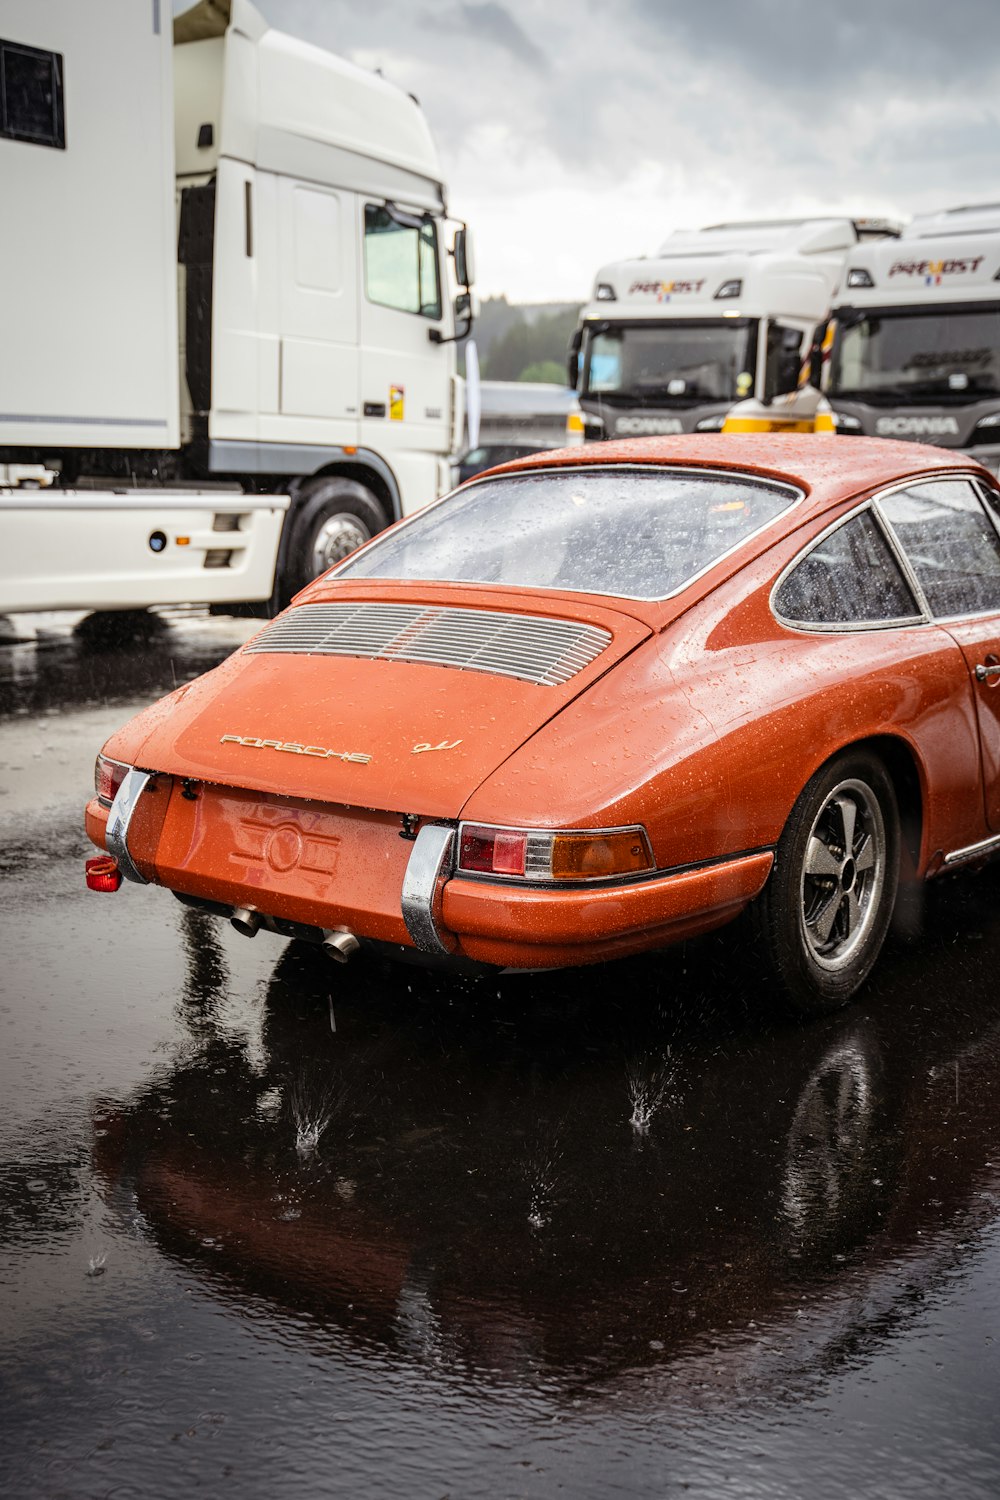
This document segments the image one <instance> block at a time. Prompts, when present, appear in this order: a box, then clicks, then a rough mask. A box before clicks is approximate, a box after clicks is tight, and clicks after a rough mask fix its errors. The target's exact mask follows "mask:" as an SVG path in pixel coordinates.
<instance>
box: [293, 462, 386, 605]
mask: <svg viewBox="0 0 1000 1500" xmlns="http://www.w3.org/2000/svg"><path fill="white" fill-rule="evenodd" d="M298 500H299V508H298V511H297V513H296V515H295V518H294V520H293V522H292V535H291V540H290V543H289V548H288V562H287V565H286V568H285V588H284V595H285V598H286V600H287V599H290V598H291V596H292V595H293V594H296V593H298V591H299V589H302V588H305V586H306V584H307V583H310V582H311V581H312V580H313V579H314V578H318V577H319V575H320V574H321V573H325V572H326V570H327V569H328V568H332V567H333V566H334V565H335V564H336V563H339V562H342V561H343V559H344V558H345V557H349V556H350V554H351V553H352V552H355V551H357V549H358V547H363V546H364V544H365V542H368V541H371V539H372V537H373V536H376V535H377V534H378V533H379V532H380V531H382V530H384V528H385V527H386V526H388V524H389V518H388V516H387V515H386V513H385V511H384V510H383V508H382V506H381V504H380V503H379V501H378V500H376V498H375V496H374V495H373V494H372V492H371V490H369V489H366V488H365V486H364V485H363V484H358V483H357V481H356V480H354V479H343V478H340V477H339V476H337V475H334V474H331V475H327V476H325V477H323V476H321V477H320V478H318V479H310V480H307V482H306V483H305V484H303V485H301V486H300V488H299V491H298Z"/></svg>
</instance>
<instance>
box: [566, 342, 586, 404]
mask: <svg viewBox="0 0 1000 1500" xmlns="http://www.w3.org/2000/svg"><path fill="white" fill-rule="evenodd" d="M582 343H583V330H582V329H581V328H577V329H576V331H575V332H574V334H573V337H572V338H571V339H570V343H569V354H568V355H567V356H566V384H567V385H568V386H569V388H570V390H571V391H575V390H576V387H577V382H578V381H579V379H580V345H581V344H582Z"/></svg>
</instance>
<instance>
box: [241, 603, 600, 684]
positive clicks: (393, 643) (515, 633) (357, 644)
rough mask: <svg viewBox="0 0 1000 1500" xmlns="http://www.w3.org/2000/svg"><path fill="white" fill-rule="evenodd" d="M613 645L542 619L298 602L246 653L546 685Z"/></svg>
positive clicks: (590, 629) (588, 631)
mask: <svg viewBox="0 0 1000 1500" xmlns="http://www.w3.org/2000/svg"><path fill="white" fill-rule="evenodd" d="M610 641H611V635H610V633H609V632H608V631H607V630H601V629H600V628H599V627H597V626H595V625H582V624H580V622H579V621H577V620H554V619H550V618H549V617H547V616H544V615H511V614H504V613H502V612H500V611H499V610H491V609H442V608H435V607H433V606H427V605H420V604H374V603H372V604H370V603H358V604H303V605H302V606H301V607H300V608H299V609H292V610H290V611H289V612H288V614H286V615H283V616H282V617H281V619H278V620H275V622H274V624H273V625H268V626H266V627H265V629H264V630H262V631H261V633H260V635H259V636H258V637H257V638H256V640H254V641H252V642H251V643H250V645H248V646H247V647H246V648H245V649H246V650H247V651H248V652H250V653H252V654H266V653H269V652H284V653H288V654H291V655H297V656H358V657H364V658H367V659H369V660H371V661H419V662H427V663H429V664H431V665H433V666H437V667H458V668H460V669H462V670H464V671H467V672H492V673H494V674H496V675H499V676H501V677H518V678H520V679H521V680H522V681H523V682H535V683H538V684H539V685H542V686H548V687H551V686H555V685H556V684H558V683H561V682H568V681H569V680H570V678H571V677H575V676H576V674H577V672H580V671H582V670H583V668H584V667H586V666H588V665H589V663H590V662H592V661H593V660H594V658H595V656H599V655H600V653H601V652H602V651H603V650H604V649H605V647H606V646H607V645H608V644H609V643H610Z"/></svg>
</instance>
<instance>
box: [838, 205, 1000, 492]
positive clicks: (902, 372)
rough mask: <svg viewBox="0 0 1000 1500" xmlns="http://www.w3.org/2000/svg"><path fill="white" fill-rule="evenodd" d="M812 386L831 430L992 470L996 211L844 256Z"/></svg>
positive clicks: (945, 219) (961, 215) (916, 230)
mask: <svg viewBox="0 0 1000 1500" xmlns="http://www.w3.org/2000/svg"><path fill="white" fill-rule="evenodd" d="M826 353H827V358H826V359H825V360H824V364H825V369H824V375H823V386H824V389H825V391H826V394H827V397H828V399H829V402H830V404H831V406H832V407H833V408H834V412H835V420H836V423H837V430H838V431H839V432H843V433H848V434H849V433H867V434H869V435H873V436H875V437H892V438H909V439H914V440H916V441H918V442H926V443H937V444H939V445H940V446H942V447H945V448H968V449H971V450H972V453H973V454H974V456H975V457H976V458H978V459H981V460H982V461H983V462H985V463H988V464H989V465H990V467H991V468H994V469H995V468H997V467H998V465H1000V204H997V203H988V204H982V205H979V206H978V207H971V208H951V209H946V210H944V211H943V212H941V213H933V214H922V215H920V216H918V217H917V218H915V219H913V221H912V222H911V224H910V225H909V226H908V228H907V229H906V231H905V232H904V234H903V236H902V238H901V239H899V240H897V241H896V242H895V243H894V244H884V245H865V246H863V247H861V246H859V247H858V248H857V249H855V250H853V251H852V252H851V254H850V255H849V256H848V259H847V262H846V264H845V267H844V277H843V283H842V286H841V289H840V293H839V295H838V296H837V297H836V299H835V303H834V309H833V319H832V324H831V329H830V333H829V336H828V338H827V350H826Z"/></svg>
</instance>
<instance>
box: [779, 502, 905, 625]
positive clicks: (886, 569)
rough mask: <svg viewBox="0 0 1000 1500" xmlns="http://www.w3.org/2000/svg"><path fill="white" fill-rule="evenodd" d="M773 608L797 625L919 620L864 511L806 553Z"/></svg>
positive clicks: (882, 540)
mask: <svg viewBox="0 0 1000 1500" xmlns="http://www.w3.org/2000/svg"><path fill="white" fill-rule="evenodd" d="M774 607H775V610H776V612H777V613H778V614H779V615H780V616H781V617H782V618H783V619H785V620H788V621H791V622H793V623H795V624H800V625H879V624H885V623H886V622H887V621H889V620H912V619H915V618H919V616H920V610H919V609H918V607H917V603H916V600H915V599H914V598H913V595H912V593H911V591H910V589H909V587H908V585H907V583H906V580H905V579H904V577H903V575H902V573H901V572H900V571H899V567H898V565H897V563H896V559H895V558H894V557H893V555H892V552H891V550H890V548H889V544H888V543H887V541H886V540H885V537H884V536H883V535H882V533H881V532H880V531H879V529H878V526H877V525H876V524H875V521H874V520H873V519H872V517H871V516H870V515H869V514H868V512H867V511H864V512H862V514H861V515H858V516H855V517H853V519H852V520H850V521H846V522H845V523H844V525H843V526H838V528H837V530H836V531H832V532H831V533H830V535H829V536H827V537H824V539H823V541H821V542H820V543H819V544H818V546H816V547H814V548H813V549H812V551H811V552H809V553H807V554H806V556H805V557H804V558H803V559H802V561H801V562H800V563H798V564H797V565H796V567H795V568H793V569H792V571H791V573H789V575H788V577H787V578H786V579H785V580H784V582H783V583H782V584H781V587H780V588H779V589H778V591H777V593H776V594H775V596H774Z"/></svg>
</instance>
